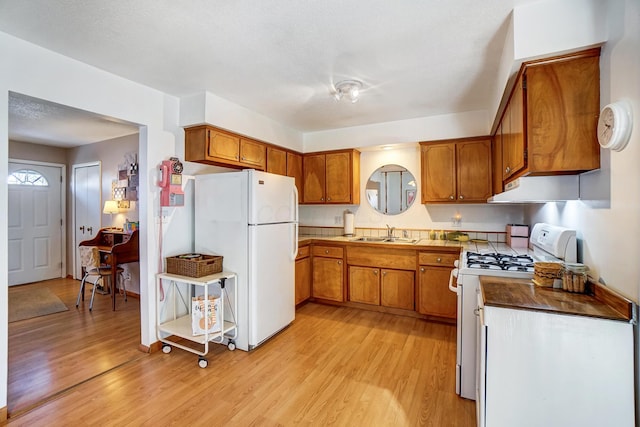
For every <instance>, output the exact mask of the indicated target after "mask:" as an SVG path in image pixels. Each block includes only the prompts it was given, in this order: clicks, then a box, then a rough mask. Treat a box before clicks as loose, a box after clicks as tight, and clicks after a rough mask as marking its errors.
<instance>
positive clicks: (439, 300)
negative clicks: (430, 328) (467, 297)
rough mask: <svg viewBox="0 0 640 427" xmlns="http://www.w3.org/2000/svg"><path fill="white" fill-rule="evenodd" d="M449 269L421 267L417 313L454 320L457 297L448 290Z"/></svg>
mask: <svg viewBox="0 0 640 427" xmlns="http://www.w3.org/2000/svg"><path fill="white" fill-rule="evenodd" d="M450 274H451V269H449V268H441V267H427V266H421V267H420V270H419V271H418V312H419V313H421V314H428V315H431V316H438V317H447V318H450V319H455V318H456V309H457V296H456V294H455V293H453V292H451V291H450V290H449V275H450Z"/></svg>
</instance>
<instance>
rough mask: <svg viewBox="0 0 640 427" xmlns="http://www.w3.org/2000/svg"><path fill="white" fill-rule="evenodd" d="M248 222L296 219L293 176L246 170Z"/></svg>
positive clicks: (277, 221)
mask: <svg viewBox="0 0 640 427" xmlns="http://www.w3.org/2000/svg"><path fill="white" fill-rule="evenodd" d="M247 173H248V174H249V224H275V223H280V222H297V221H298V191H297V190H296V186H295V181H294V179H293V178H291V177H288V176H282V175H275V174H272V173H267V172H260V171H255V170H248V171H247Z"/></svg>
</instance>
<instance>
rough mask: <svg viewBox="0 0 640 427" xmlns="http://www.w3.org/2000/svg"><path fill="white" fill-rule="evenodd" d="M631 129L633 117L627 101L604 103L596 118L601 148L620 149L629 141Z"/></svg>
mask: <svg viewBox="0 0 640 427" xmlns="http://www.w3.org/2000/svg"><path fill="white" fill-rule="evenodd" d="M632 129H633V118H632V115H631V104H630V103H629V102H628V101H626V100H621V101H617V102H613V103H611V104H609V105H605V107H604V108H603V109H602V111H601V112H600V117H599V118H598V142H599V143H600V145H601V146H602V148H609V149H611V150H614V151H622V150H623V149H624V147H626V146H627V144H628V143H629V138H630V137H631V130H632Z"/></svg>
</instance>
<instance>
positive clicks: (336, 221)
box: [333, 215, 342, 225]
mask: <svg viewBox="0 0 640 427" xmlns="http://www.w3.org/2000/svg"><path fill="white" fill-rule="evenodd" d="M333 223H334V224H335V225H342V217H341V216H340V215H336V216H334V217H333Z"/></svg>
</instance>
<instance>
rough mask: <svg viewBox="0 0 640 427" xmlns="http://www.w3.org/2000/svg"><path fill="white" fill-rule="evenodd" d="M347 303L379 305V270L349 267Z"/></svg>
mask: <svg viewBox="0 0 640 427" xmlns="http://www.w3.org/2000/svg"><path fill="white" fill-rule="evenodd" d="M349 301H353V302H359V303H363V304H373V305H380V269H378V268H372V267H358V266H354V265H352V266H349Z"/></svg>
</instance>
